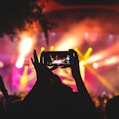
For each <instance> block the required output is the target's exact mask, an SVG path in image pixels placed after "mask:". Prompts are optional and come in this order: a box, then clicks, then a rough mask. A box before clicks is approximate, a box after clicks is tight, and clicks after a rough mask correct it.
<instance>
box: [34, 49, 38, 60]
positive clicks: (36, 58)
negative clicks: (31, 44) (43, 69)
mask: <svg viewBox="0 0 119 119" xmlns="http://www.w3.org/2000/svg"><path fill="white" fill-rule="evenodd" d="M33 54H34V60H35V62H39V61H38V57H37V52H36V50H34V53H33Z"/></svg>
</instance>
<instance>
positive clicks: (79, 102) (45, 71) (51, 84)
mask: <svg viewBox="0 0 119 119" xmlns="http://www.w3.org/2000/svg"><path fill="white" fill-rule="evenodd" d="M69 52H70V57H71V59H70V60H71V66H70V67H71V71H72V76H73V78H74V80H75V82H76V86H77V90H78V91H77V92H73V91H72V89H71V88H70V87H68V86H67V85H65V84H63V83H62V82H61V80H60V78H59V77H58V76H57V75H56V74H54V73H53V72H52V70H51V69H50V68H48V67H47V66H46V65H44V64H43V63H41V62H40V61H39V60H38V56H37V52H36V50H34V53H33V58H31V61H32V64H33V66H34V68H35V71H36V77H37V80H36V83H35V84H34V86H33V87H32V89H31V90H30V92H29V93H28V94H27V95H26V96H25V97H24V98H21V97H20V96H17V95H9V94H8V92H7V89H6V87H5V85H4V82H3V81H4V80H3V78H4V77H2V76H1V75H0V90H1V92H2V95H0V96H1V97H0V113H1V115H2V114H3V116H6V114H11V115H12V116H13V115H14V114H17V113H19V114H21V115H20V116H21V117H22V116H23V115H22V113H24V114H28V115H31V116H34V114H35V116H39V115H42V114H44V116H45V115H47V116H48V117H49V118H51V117H52V116H54V115H55V114H57V116H63V115H64V114H65V115H67V116H70V115H71V114H72V115H73V114H74V115H75V116H76V117H77V118H79V119H116V118H118V119H119V116H118V111H119V96H113V98H109V97H108V96H106V95H104V96H103V97H99V96H92V95H91V94H89V93H88V91H87V89H86V87H85V85H84V83H83V80H82V78H81V74H80V67H79V59H78V55H77V53H76V52H75V51H74V50H73V49H70V50H69ZM41 55H42V54H41ZM53 69H55V68H53Z"/></svg>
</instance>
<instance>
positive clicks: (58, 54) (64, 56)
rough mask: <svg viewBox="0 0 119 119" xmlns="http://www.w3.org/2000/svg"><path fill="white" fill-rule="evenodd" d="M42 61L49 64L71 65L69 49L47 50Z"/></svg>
mask: <svg viewBox="0 0 119 119" xmlns="http://www.w3.org/2000/svg"><path fill="white" fill-rule="evenodd" d="M42 63H44V64H45V65H47V66H53V65H56V66H62V65H63V66H69V65H70V55H69V52H68V51H49V52H48V51H47V52H45V53H44V55H43V59H42Z"/></svg>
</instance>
